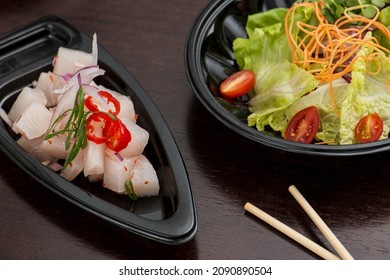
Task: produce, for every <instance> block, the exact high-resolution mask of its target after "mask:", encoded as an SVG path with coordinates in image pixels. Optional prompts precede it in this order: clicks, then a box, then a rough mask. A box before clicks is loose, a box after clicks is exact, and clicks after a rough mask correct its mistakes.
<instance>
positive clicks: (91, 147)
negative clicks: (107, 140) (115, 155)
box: [84, 141, 106, 177]
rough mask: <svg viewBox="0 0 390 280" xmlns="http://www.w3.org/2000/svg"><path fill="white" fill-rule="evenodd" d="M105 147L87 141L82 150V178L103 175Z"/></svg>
mask: <svg viewBox="0 0 390 280" xmlns="http://www.w3.org/2000/svg"><path fill="white" fill-rule="evenodd" d="M105 150H106V145H104V144H96V143H94V142H92V141H88V144H87V147H86V148H85V149H84V176H86V177H87V176H89V175H93V174H97V175H100V174H103V173H104V156H105Z"/></svg>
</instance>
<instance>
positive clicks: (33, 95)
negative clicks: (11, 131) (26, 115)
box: [8, 87, 47, 121]
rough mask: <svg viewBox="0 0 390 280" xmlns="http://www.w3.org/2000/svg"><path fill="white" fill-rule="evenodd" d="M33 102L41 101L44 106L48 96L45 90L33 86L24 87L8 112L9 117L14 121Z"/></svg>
mask: <svg viewBox="0 0 390 280" xmlns="http://www.w3.org/2000/svg"><path fill="white" fill-rule="evenodd" d="M33 102H36V103H40V104H42V105H43V106H45V105H46V103H47V98H46V96H45V93H44V92H43V90H41V89H39V88H31V87H25V88H23V90H22V91H21V92H20V93H19V95H18V97H17V98H16V100H15V103H14V104H13V105H12V108H11V110H10V111H9V113H8V116H9V118H10V119H11V120H12V121H16V120H17V119H18V118H19V117H20V115H22V113H23V112H24V111H25V110H26V109H27V107H28V106H30V104H31V103H33Z"/></svg>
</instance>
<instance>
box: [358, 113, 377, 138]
mask: <svg viewBox="0 0 390 280" xmlns="http://www.w3.org/2000/svg"><path fill="white" fill-rule="evenodd" d="M382 132H383V121H382V119H381V117H380V116H379V115H378V113H372V114H369V115H367V116H365V117H363V118H361V119H360V120H359V122H358V123H357V125H356V127H355V138H356V140H357V141H358V142H359V143H368V142H374V141H376V140H378V139H379V137H381V135H382Z"/></svg>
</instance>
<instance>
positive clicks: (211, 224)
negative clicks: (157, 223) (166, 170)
mask: <svg viewBox="0 0 390 280" xmlns="http://www.w3.org/2000/svg"><path fill="white" fill-rule="evenodd" d="M208 3H209V1H208V0H198V1H185V0H171V1H158V0H149V1H134V0H126V1H125V0H121V1H118V0H110V1H108V0H102V1H92V0H79V1H69V0H63V1H60V2H56V3H54V2H53V1H49V0H39V1H27V0H17V1H6V2H4V3H2V7H1V9H0V33H6V32H10V31H12V30H14V29H15V28H18V27H20V26H23V25H25V24H27V23H29V22H31V21H33V20H36V19H37V18H40V17H42V16H45V15H56V16H58V17H60V18H62V19H64V20H65V21H67V22H69V23H70V24H72V25H73V26H75V27H76V28H77V29H79V30H80V31H82V32H84V33H85V34H88V35H91V36H92V34H93V33H95V32H96V33H97V34H98V41H99V43H100V44H101V45H102V46H103V47H104V48H106V49H107V50H108V51H109V52H110V53H111V54H112V55H113V56H115V57H116V58H117V59H118V60H119V61H120V62H121V63H122V64H123V65H124V66H125V67H126V68H127V70H128V71H129V72H130V73H131V74H132V75H133V76H134V77H135V78H136V79H137V80H138V81H139V83H140V84H141V85H142V86H143V87H144V89H145V90H146V92H147V93H148V94H149V95H150V97H151V98H152V100H153V102H154V103H155V104H156V106H157V107H158V109H159V110H160V111H161V113H162V115H163V116H164V119H165V120H166V122H167V124H168V126H169V128H170V129H171V131H172V134H173V136H174V138H175V140H176V142H177V145H178V147H179V149H180V151H181V153H182V156H183V159H184V162H185V164H186V167H187V170H188V175H189V178H190V182H191V186H192V191H193V194H194V199H195V203H196V209H197V215H198V230H197V233H196V235H195V237H194V238H193V239H192V240H191V241H189V242H187V243H185V244H183V245H175V246H172V245H164V244H160V243H157V242H155V241H151V240H148V239H145V238H142V237H138V236H136V235H134V234H131V233H128V232H126V231H124V230H122V229H119V228H116V227H115V226H113V225H111V224H109V223H108V222H105V221H103V220H101V219H99V218H97V217H95V216H93V215H91V214H89V213H87V212H86V211H84V210H82V209H80V208H78V207H77V206H74V205H73V204H71V203H69V202H67V201H65V200H64V199H62V198H61V197H59V196H57V195H56V194H54V193H53V192H51V191H50V190H48V189H46V188H45V187H43V186H41V185H40V184H39V183H37V182H36V181H34V180H33V179H31V178H30V177H29V176H28V175H26V173H24V172H23V171H22V170H21V169H20V168H19V167H18V166H17V165H15V164H14V163H13V162H12V161H11V160H10V159H8V157H6V155H5V154H3V153H1V154H0V259H93V260H95V259H204V260H207V259H275V260H281V259H282V260H284V259H318V257H317V256H316V255H314V254H312V253H311V252H309V251H308V250H307V249H305V248H303V247H302V246H300V245H298V244H296V243H295V242H294V241H291V240H290V239H289V238H288V237H286V236H284V235H283V234H281V233H279V232H277V231H276V230H274V229H273V228H272V227H270V226H268V225H267V224H265V223H264V222H262V221H260V220H259V219H257V218H255V217H254V216H253V215H251V214H249V213H246V212H245V210H244V209H243V206H244V204H245V203H246V202H248V201H249V202H251V203H252V204H254V205H256V206H258V207H260V208H261V209H263V210H264V211H266V212H267V213H269V214H271V215H273V216H274V217H276V218H277V219H279V220H280V221H282V222H284V223H285V224H287V225H289V226H290V227H292V228H294V229H295V230H297V231H298V232H300V233H302V234H303V235H305V236H307V237H308V238H310V239H312V240H313V241H315V242H317V243H319V244H320V245H322V246H324V247H325V248H327V249H328V250H330V251H332V252H334V250H333V248H332V247H331V246H330V245H329V243H328V242H327V241H326V239H325V238H324V237H323V236H322V235H321V233H320V232H319V230H318V229H317V228H316V226H315V225H314V224H313V222H312V221H311V220H310V218H309V217H308V216H307V215H306V214H305V212H304V211H303V210H302V208H301V207H300V206H299V204H298V203H297V202H296V201H295V199H294V198H293V197H292V196H291V194H290V193H289V192H288V187H289V186H290V185H292V184H294V185H296V186H297V188H298V189H299V190H300V192H301V193H302V194H303V195H304V196H305V198H306V199H307V200H308V201H309V202H310V203H311V205H312V206H313V208H314V209H315V210H316V211H317V212H318V214H319V215H320V216H321V217H322V218H323V220H324V221H325V222H326V223H327V224H328V226H329V227H330V228H331V229H332V230H333V232H334V234H335V235H336V236H337V237H338V238H339V239H340V241H341V242H342V243H343V244H344V246H345V247H346V248H347V249H348V250H349V252H350V253H351V255H352V256H353V257H354V258H356V259H389V258H390V195H389V194H390V192H389V176H390V164H389V162H390V157H389V153H388V152H387V153H386V152H384V153H378V154H373V155H366V156H356V157H319V156H308V155H301V154H293V153H288V152H283V151H279V150H276V149H273V148H269V147H266V146H263V145H261V144H258V143H255V142H253V141H251V140H248V139H246V138H244V137H242V136H240V135H238V134H237V133H236V132H234V131H232V130H230V129H228V128H227V127H225V126H224V125H223V124H221V123H220V122H219V121H218V120H217V119H216V118H214V117H213V116H212V115H211V114H210V113H209V112H208V111H207V109H206V108H204V107H203V105H202V104H201V103H200V102H199V100H198V99H197V98H196V96H195V94H194V92H193V91H192V88H191V86H190V84H189V82H188V80H187V77H186V71H185V63H184V51H185V49H184V48H185V42H186V38H187V35H188V33H189V31H190V29H191V27H192V25H193V23H194V21H195V19H196V18H197V16H198V15H199V13H200V12H201V11H202V9H204V7H205V6H206V5H207V4H208ZM0 63H1V61H0Z"/></svg>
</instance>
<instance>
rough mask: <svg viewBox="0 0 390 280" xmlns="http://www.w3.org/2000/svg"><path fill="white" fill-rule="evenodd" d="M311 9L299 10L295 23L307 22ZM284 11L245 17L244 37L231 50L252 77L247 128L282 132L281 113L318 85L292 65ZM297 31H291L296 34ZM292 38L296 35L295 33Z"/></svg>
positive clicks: (284, 124) (271, 11)
mask: <svg viewBox="0 0 390 280" xmlns="http://www.w3.org/2000/svg"><path fill="white" fill-rule="evenodd" d="M311 13H312V9H310V8H302V9H300V10H299V12H297V14H296V16H295V20H296V21H298V20H299V21H302V22H308V21H309V20H310V18H311ZM286 14H287V9H285V8H278V9H272V10H269V11H266V12H264V13H259V14H254V15H251V16H249V17H248V22H247V33H248V38H247V39H244V38H237V39H236V40H235V41H234V42H233V51H234V55H235V58H236V61H237V63H238V65H239V66H240V68H241V69H250V70H252V71H253V72H254V73H255V75H256V82H255V86H254V90H253V91H252V92H251V93H250V98H251V99H250V102H249V110H250V111H251V114H250V115H249V117H248V125H249V126H256V128H257V129H258V130H261V131H262V130H264V128H265V127H266V126H271V127H272V128H273V129H274V130H275V131H284V129H285V128H286V126H287V119H286V114H285V112H284V110H285V109H286V108H288V107H289V106H290V105H291V104H292V103H294V102H295V101H296V100H297V99H299V98H300V97H301V96H303V95H305V94H306V93H308V92H310V91H311V90H313V89H314V88H315V87H316V86H317V84H318V82H317V81H316V80H315V78H314V77H313V76H312V75H311V74H309V73H308V72H306V71H304V70H303V69H301V68H299V67H297V66H296V65H295V64H292V63H291V62H292V55H291V51H290V48H289V45H288V41H287V38H286V35H285V29H284V21H285V17H286ZM297 32H298V30H297V29H296V30H293V33H294V34H295V33H297ZM295 35H296V34H295Z"/></svg>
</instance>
